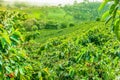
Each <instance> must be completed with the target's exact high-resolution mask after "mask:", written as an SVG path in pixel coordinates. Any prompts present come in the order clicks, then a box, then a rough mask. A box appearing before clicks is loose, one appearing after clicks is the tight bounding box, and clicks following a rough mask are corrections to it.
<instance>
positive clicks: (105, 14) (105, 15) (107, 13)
mask: <svg viewBox="0 0 120 80" xmlns="http://www.w3.org/2000/svg"><path fill="white" fill-rule="evenodd" d="M108 16H109V11H106V12H105V13H104V14H103V15H102V20H105V19H106V18H107V17H108Z"/></svg>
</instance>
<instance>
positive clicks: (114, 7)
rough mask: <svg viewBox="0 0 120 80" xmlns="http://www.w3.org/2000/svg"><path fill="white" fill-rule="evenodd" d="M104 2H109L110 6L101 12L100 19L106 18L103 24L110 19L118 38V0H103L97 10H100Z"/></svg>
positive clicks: (119, 12) (119, 21) (119, 20)
mask: <svg viewBox="0 0 120 80" xmlns="http://www.w3.org/2000/svg"><path fill="white" fill-rule="evenodd" d="M106 4H110V5H111V6H110V9H109V10H108V11H106V12H105V13H104V14H103V16H102V19H106V22H105V24H107V23H108V22H109V21H111V20H112V23H111V26H112V30H113V32H114V33H115V34H116V36H117V38H118V40H120V35H119V26H120V9H119V7H120V0H104V2H103V3H102V4H101V6H100V7H99V10H101V9H102V8H103V7H104V6H105V5H106Z"/></svg>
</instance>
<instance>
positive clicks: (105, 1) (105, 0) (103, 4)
mask: <svg viewBox="0 0 120 80" xmlns="http://www.w3.org/2000/svg"><path fill="white" fill-rule="evenodd" d="M108 1H109V0H104V2H103V3H102V4H101V5H100V7H99V8H98V10H99V11H100V10H102V9H103V7H104V6H105V5H106V4H107V2H108Z"/></svg>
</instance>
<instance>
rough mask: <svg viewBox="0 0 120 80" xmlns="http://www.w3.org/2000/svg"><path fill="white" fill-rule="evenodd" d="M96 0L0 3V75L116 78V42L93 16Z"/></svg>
mask: <svg viewBox="0 0 120 80" xmlns="http://www.w3.org/2000/svg"><path fill="white" fill-rule="evenodd" d="M24 5H25V4H24ZM99 5H100V3H88V4H87V3H80V4H78V3H75V4H74V5H71V6H70V5H69V6H67V5H66V6H64V7H61V6H59V7H54V6H52V7H31V8H29V7H28V6H27V7H26V6H24V7H25V8H24V7H23V9H21V10H19V11H18V8H7V9H10V10H6V7H5V8H4V7H0V10H1V9H2V10H1V11H0V79H2V80H79V79H81V80H119V79H120V71H119V70H120V43H119V41H118V40H117V39H116V37H115V35H114V34H113V33H112V32H111V28H110V27H109V24H107V25H106V26H105V25H104V22H100V21H99V19H97V21H93V20H95V19H96V18H97V17H101V15H102V13H103V12H104V10H103V11H102V12H101V13H98V12H96V11H97V8H98V6H99ZM18 6H21V5H17V4H16V7H18ZM107 8H108V7H106V8H105V10H106V9H107ZM3 9H4V10H3ZM86 11H87V12H86ZM85 21H88V22H85ZM90 21H92V22H90ZM22 34H23V35H24V36H22Z"/></svg>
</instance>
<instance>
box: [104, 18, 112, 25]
mask: <svg viewBox="0 0 120 80" xmlns="http://www.w3.org/2000/svg"><path fill="white" fill-rule="evenodd" d="M111 19H112V16H109V17H108V18H107V20H106V21H105V24H107V23H108V22H109V21H110V20H111Z"/></svg>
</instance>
